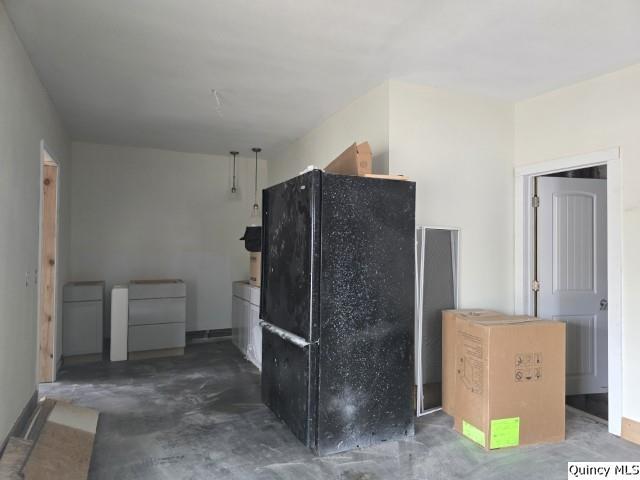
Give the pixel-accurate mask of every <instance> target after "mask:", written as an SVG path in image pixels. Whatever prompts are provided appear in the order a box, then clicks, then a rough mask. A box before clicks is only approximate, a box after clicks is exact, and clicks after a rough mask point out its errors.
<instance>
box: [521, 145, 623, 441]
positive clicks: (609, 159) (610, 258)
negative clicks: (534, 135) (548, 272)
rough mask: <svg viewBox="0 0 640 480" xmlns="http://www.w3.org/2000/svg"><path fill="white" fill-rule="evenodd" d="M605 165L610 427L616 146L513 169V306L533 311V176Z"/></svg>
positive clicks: (616, 266)
mask: <svg viewBox="0 0 640 480" xmlns="http://www.w3.org/2000/svg"><path fill="white" fill-rule="evenodd" d="M596 165H606V166H607V277H608V302H609V303H608V307H609V312H608V345H607V351H608V374H609V422H608V423H609V432H610V433H613V434H615V435H620V431H621V425H622V162H621V159H620V148H619V147H615V148H610V149H607V150H600V151H597V152H592V153H587V154H583V155H575V156H571V157H565V158H559V159H556V160H549V161H545V162H541V163H536V164H533V165H527V166H524V167H518V168H516V169H515V224H514V225H515V310H516V313H517V314H523V315H531V314H533V291H532V290H531V282H532V281H533V280H534V278H533V261H534V255H533V253H534V252H533V248H534V241H533V235H534V232H533V209H532V206H531V198H532V196H533V180H534V177H537V176H540V175H546V174H549V173H555V172H562V171H566V170H575V169H578V168H586V167H593V166H596Z"/></svg>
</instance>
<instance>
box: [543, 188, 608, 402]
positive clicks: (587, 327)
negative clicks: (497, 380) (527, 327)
mask: <svg viewBox="0 0 640 480" xmlns="http://www.w3.org/2000/svg"><path fill="white" fill-rule="evenodd" d="M537 188H538V197H539V202H540V203H539V207H538V217H537V218H538V229H537V235H538V236H537V245H538V259H537V266H538V281H539V282H540V286H539V288H540V290H539V291H538V316H539V317H541V318H550V319H556V320H561V321H564V322H566V324H567V395H576V394H588V393H605V392H607V181H606V180H600V179H583V178H562V177H539V178H538V179H537Z"/></svg>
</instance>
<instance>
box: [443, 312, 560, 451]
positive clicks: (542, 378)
mask: <svg viewBox="0 0 640 480" xmlns="http://www.w3.org/2000/svg"><path fill="white" fill-rule="evenodd" d="M565 335H566V332H565V324H564V323H563V322H557V321H550V320H539V319H536V318H531V317H505V318H503V319H501V320H495V319H493V320H483V319H476V320H471V321H467V320H464V319H458V320H457V321H456V350H455V351H456V364H457V372H458V378H457V380H456V386H455V389H456V397H455V402H456V403H455V413H456V417H455V428H456V430H457V431H458V432H460V433H462V434H463V435H464V436H466V437H468V438H470V439H471V440H473V441H475V442H476V443H478V444H480V445H482V446H483V447H485V448H486V449H488V450H490V449H495V448H503V447H513V446H517V445H530V444H534V443H542V442H557V441H561V440H563V439H564V437H565V406H564V404H565Z"/></svg>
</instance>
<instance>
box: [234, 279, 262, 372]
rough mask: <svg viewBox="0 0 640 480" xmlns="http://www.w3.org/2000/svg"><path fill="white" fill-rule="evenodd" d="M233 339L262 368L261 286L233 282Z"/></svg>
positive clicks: (244, 353)
mask: <svg viewBox="0 0 640 480" xmlns="http://www.w3.org/2000/svg"><path fill="white" fill-rule="evenodd" d="M231 340H232V341H233V344H234V345H235V346H236V347H238V349H239V350H240V351H241V352H242V354H243V355H244V356H245V357H246V358H247V360H249V361H250V362H251V363H253V364H254V365H255V366H256V367H258V369H259V370H261V369H262V330H261V328H260V287H255V286H253V285H249V283H247V282H234V283H233V298H232V301H231Z"/></svg>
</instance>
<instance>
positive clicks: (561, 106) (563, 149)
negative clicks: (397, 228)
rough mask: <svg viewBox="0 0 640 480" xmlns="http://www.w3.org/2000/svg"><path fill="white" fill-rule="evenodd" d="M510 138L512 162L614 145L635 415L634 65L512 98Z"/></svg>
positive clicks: (637, 135) (639, 129) (639, 235)
mask: <svg viewBox="0 0 640 480" xmlns="http://www.w3.org/2000/svg"><path fill="white" fill-rule="evenodd" d="M515 138H516V142H515V165H516V166H521V165H530V164H533V163H536V162H543V161H545V160H551V159H556V158H560V157H566V156H571V155H577V154H582V153H589V152H594V151H597V150H603V149H606V148H609V147H620V152H621V160H622V201H623V215H622V222H623V257H622V265H623V297H622V307H623V318H622V332H623V345H622V362H623V378H622V383H623V388H622V391H623V405H622V415H623V416H625V417H627V418H631V419H633V420H636V421H640V382H638V372H637V365H640V349H638V347H637V344H638V342H639V341H640V313H639V312H640V254H639V253H638V245H640V188H638V185H639V183H640V65H635V66H632V67H629V68H626V69H623V70H620V71H617V72H614V73H611V74H608V75H604V76H602V77H598V78H595V79H593V80H589V81H586V82H582V83H579V84H576V85H573V86H570V87H566V88H562V89H559V90H556V91H553V92H550V93H547V94H545V95H541V96H538V97H535V98H532V99H529V100H526V101H523V102H520V103H518V104H517V105H516V108H515Z"/></svg>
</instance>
